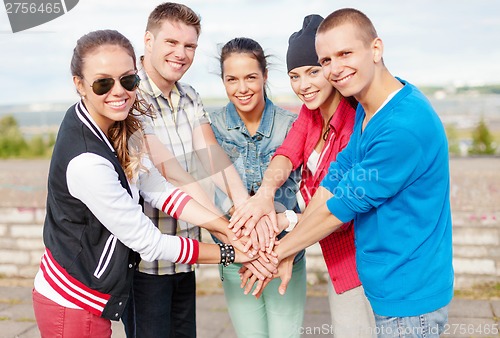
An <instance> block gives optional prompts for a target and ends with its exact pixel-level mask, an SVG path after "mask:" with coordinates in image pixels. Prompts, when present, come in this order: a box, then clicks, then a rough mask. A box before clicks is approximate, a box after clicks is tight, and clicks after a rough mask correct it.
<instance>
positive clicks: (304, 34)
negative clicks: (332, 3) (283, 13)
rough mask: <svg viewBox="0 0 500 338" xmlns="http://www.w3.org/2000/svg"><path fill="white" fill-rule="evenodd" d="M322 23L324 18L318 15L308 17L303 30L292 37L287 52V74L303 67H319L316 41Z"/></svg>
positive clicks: (305, 19)
mask: <svg viewBox="0 0 500 338" xmlns="http://www.w3.org/2000/svg"><path fill="white" fill-rule="evenodd" d="M321 21H323V18H322V17H321V16H320V15H318V14H311V15H308V16H306V17H305V18H304V23H303V24H302V29H301V30H300V31H298V32H295V33H293V34H292V35H290V38H289V39H288V50H287V52H286V66H287V69H288V71H287V72H290V71H291V70H292V69H294V68H297V67H302V66H319V63H318V55H317V54H316V48H315V47H314V39H315V37H316V30H317V29H318V26H319V24H320V23H321Z"/></svg>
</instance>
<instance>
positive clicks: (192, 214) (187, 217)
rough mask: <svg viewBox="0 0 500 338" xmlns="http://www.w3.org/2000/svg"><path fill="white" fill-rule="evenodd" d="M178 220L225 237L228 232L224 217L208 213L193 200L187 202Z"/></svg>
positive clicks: (208, 211)
mask: <svg viewBox="0 0 500 338" xmlns="http://www.w3.org/2000/svg"><path fill="white" fill-rule="evenodd" d="M179 219H181V220H183V221H186V222H188V223H191V224H194V225H196V226H199V227H202V228H204V229H206V230H208V231H210V232H217V233H219V234H224V235H225V234H227V233H228V231H229V230H228V227H227V225H228V224H229V222H228V220H227V219H226V218H225V217H224V216H221V215H220V214H216V213H214V212H212V211H210V210H209V209H207V208H205V207H204V206H202V205H201V204H200V203H198V202H197V201H195V200H194V199H191V200H189V202H187V204H186V205H185V206H184V209H183V210H182V212H181V214H180V215H179ZM224 239H225V238H224Z"/></svg>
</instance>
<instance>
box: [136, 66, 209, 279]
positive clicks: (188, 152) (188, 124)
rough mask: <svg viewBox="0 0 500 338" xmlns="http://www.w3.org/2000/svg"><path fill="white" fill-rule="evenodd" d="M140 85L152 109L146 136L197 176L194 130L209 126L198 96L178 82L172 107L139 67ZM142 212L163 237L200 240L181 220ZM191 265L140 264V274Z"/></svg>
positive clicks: (146, 210)
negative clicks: (151, 136)
mask: <svg viewBox="0 0 500 338" xmlns="http://www.w3.org/2000/svg"><path fill="white" fill-rule="evenodd" d="M138 74H139V76H140V77H141V83H140V85H139V89H138V95H139V97H140V98H142V99H144V100H145V101H146V102H147V103H150V104H152V106H153V113H154V114H153V116H152V117H148V116H143V117H141V121H142V124H143V128H144V132H145V134H146V135H155V136H157V137H158V139H159V140H160V141H161V142H162V143H163V144H164V145H165V147H167V149H169V150H170V151H171V152H172V153H173V154H174V156H175V157H176V159H177V160H178V161H179V163H180V165H181V166H182V167H183V168H184V169H185V170H186V171H188V172H189V173H190V174H191V175H192V176H194V177H196V173H197V168H196V167H197V166H196V161H197V160H196V155H195V153H194V149H193V130H194V129H195V128H196V127H197V126H200V125H201V124H204V123H208V118H207V117H206V115H207V113H206V111H205V109H204V108H203V104H202V101H201V98H200V96H199V94H198V93H197V92H196V91H195V90H194V88H193V87H191V86H189V85H187V84H183V83H179V82H177V83H176V84H175V86H174V88H173V90H172V92H171V94H170V98H171V102H172V107H171V106H170V103H169V101H168V100H167V98H166V97H165V96H164V95H163V93H162V92H161V90H160V89H159V88H158V87H157V86H156V85H155V83H154V82H153V81H152V80H150V79H149V77H148V75H147V74H146V71H145V70H144V68H142V67H141V65H139V71H138ZM144 213H145V214H146V215H148V216H149V217H150V218H151V221H153V223H154V224H155V225H156V226H157V227H158V228H159V229H160V231H161V232H162V233H164V234H169V235H178V236H182V237H188V238H194V239H198V240H200V229H199V228H198V227H196V226H194V225H192V224H189V223H187V222H184V221H180V220H176V219H174V218H172V217H170V216H168V215H167V214H165V213H163V212H162V211H161V210H158V209H155V208H153V207H152V206H150V205H148V204H147V203H144ZM192 269H193V268H192V266H191V265H184V264H175V263H172V262H169V261H154V262H146V261H141V263H140V264H139V271H141V272H144V273H148V274H154V275H167V274H168V275H171V274H174V273H177V272H189V271H192Z"/></svg>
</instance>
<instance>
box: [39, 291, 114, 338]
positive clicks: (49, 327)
mask: <svg viewBox="0 0 500 338" xmlns="http://www.w3.org/2000/svg"><path fill="white" fill-rule="evenodd" d="M33 310H34V311H35V318H36V323H37V325H38V329H39V330H40V334H41V337H42V338H110V337H111V321H110V320H109V319H105V318H101V317H97V316H96V315H94V314H92V313H90V312H88V311H85V310H80V309H70V308H66V307H64V306H61V305H59V304H57V303H55V302H53V301H51V300H50V299H48V298H47V297H45V296H43V295H41V294H40V293H38V292H37V291H36V290H35V289H33Z"/></svg>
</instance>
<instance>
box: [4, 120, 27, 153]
mask: <svg viewBox="0 0 500 338" xmlns="http://www.w3.org/2000/svg"><path fill="white" fill-rule="evenodd" d="M27 147H28V146H27V144H26V141H25V140H24V137H23V134H22V133H21V129H19V125H18V123H17V121H16V119H15V118H14V117H13V116H11V115H6V116H4V117H2V118H0V157H1V158H7V157H17V156H20V155H21V154H22V153H23V152H25V151H26V149H27Z"/></svg>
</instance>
